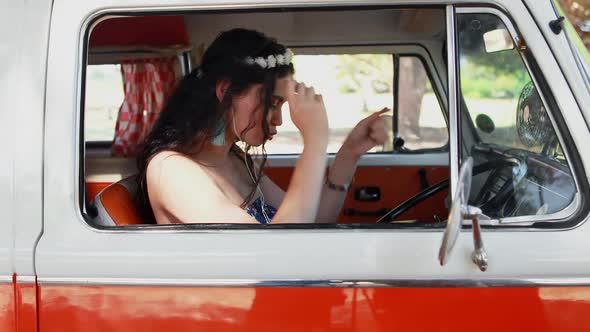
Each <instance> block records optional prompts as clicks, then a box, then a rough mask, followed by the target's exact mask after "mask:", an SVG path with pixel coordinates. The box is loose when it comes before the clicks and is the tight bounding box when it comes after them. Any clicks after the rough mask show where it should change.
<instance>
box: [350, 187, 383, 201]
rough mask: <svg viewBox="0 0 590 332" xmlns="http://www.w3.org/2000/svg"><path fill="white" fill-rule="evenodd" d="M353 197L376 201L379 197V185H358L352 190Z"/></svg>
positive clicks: (358, 199) (359, 199)
mask: <svg viewBox="0 0 590 332" xmlns="http://www.w3.org/2000/svg"><path fill="white" fill-rule="evenodd" d="M354 199H356V200H357V201H361V202H376V201H378V200H380V199H381V189H379V187H359V188H356V189H355V191H354Z"/></svg>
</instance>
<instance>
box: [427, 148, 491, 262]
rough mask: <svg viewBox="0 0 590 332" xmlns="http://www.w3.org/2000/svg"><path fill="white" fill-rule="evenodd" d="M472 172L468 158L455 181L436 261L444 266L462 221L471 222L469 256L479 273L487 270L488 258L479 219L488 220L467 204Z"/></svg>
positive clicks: (455, 241) (471, 161) (457, 236)
mask: <svg viewBox="0 0 590 332" xmlns="http://www.w3.org/2000/svg"><path fill="white" fill-rule="evenodd" d="M472 172H473V158H471V157H469V158H467V160H465V162H464V163H463V165H462V166H461V170H460V171H459V179H458V181H457V192H456V193H455V197H454V198H453V203H452V205H451V209H450V211H449V218H448V219H447V227H446V228H445V232H444V234H443V238H442V243H441V245H440V249H439V251H438V260H439V262H440V265H441V266H444V265H445V264H446V263H447V262H448V261H449V258H450V256H451V253H452V252H453V248H454V247H455V244H456V243H457V239H458V238H459V233H460V232H461V225H462V224H463V220H471V222H472V226H473V245H474V247H475V249H474V251H473V253H472V254H471V260H472V261H473V263H474V264H475V265H477V267H478V268H479V269H480V270H481V271H485V270H487V268H488V258H487V254H486V251H485V249H484V247H483V239H482V237H481V229H480V227H479V219H482V220H483V219H489V218H488V217H487V216H485V215H483V213H482V211H481V210H480V209H479V208H477V207H473V206H470V205H469V204H468V200H469V194H470V192H471V175H472Z"/></svg>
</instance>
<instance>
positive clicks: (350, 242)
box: [36, 0, 590, 281]
mask: <svg viewBox="0 0 590 332" xmlns="http://www.w3.org/2000/svg"><path fill="white" fill-rule="evenodd" d="M305 2H307V1H303V2H297V3H298V4H301V3H305ZM447 2H449V1H444V2H442V1H441V3H447ZM457 2H458V3H468V2H470V1H457ZM161 3H162V1H161V0H141V1H131V0H127V1H121V0H118V1H114V0H110V1H99V0H88V1H78V2H66V1H63V0H56V1H55V4H54V20H53V24H52V27H51V38H50V40H51V44H50V48H49V67H48V87H47V98H46V100H47V108H46V110H47V117H46V123H45V146H46V147H47V150H46V153H45V155H44V158H45V179H44V183H45V188H44V192H45V196H44V197H45V204H44V220H45V232H44V234H43V237H42V238H41V241H40V243H39V247H38V250H37V261H36V264H37V274H38V276H39V277H40V278H41V279H47V280H51V279H52V278H53V280H59V279H60V278H64V277H67V278H77V279H70V280H92V279H96V278H105V279H104V280H115V281H116V280H124V279H143V280H152V279H153V280H177V279H191V280H220V279H221V280H231V279H240V280H244V279H252V280H273V279H275V280H281V279H300V280H338V279H350V280H363V279H370V280H375V279H422V280H432V279H441V280H443V279H444V280H447V279H471V280H478V279H520V278H522V279H524V278H527V279H535V280H541V281H542V280H555V279H561V278H572V279H573V278H588V277H590V256H589V255H587V254H585V253H588V252H590V241H588V237H589V236H590V224H588V223H584V224H582V225H580V226H579V227H577V228H575V229H572V230H559V231H533V230H530V231H512V230H506V229H502V230H495V231H486V230H484V231H483V240H484V244H485V247H486V249H487V251H488V255H489V259H490V262H489V270H488V271H487V272H485V273H482V272H480V271H479V270H478V269H477V268H476V267H475V266H474V265H473V264H472V263H471V260H470V254H471V250H472V247H473V244H472V239H471V235H470V233H469V232H463V233H462V234H461V236H460V237H459V240H458V243H457V245H456V247H455V251H454V253H453V256H452V258H451V260H450V262H449V263H448V264H447V265H446V266H445V267H444V268H441V267H440V266H439V265H438V262H437V252H438V246H439V244H440V239H441V236H442V232H440V231H400V230H345V229H341V230H267V229H263V228H261V229H259V230H256V229H251V230H227V231H216V230H208V231H186V232H174V231H158V230H155V231H145V232H124V231H99V230H96V229H93V228H91V227H89V226H88V225H86V224H85V222H84V220H83V219H82V216H81V215H80V212H79V208H78V206H77V204H78V203H77V202H78V192H77V189H78V180H77V174H78V169H77V166H76V165H77V162H78V160H77V156H76V154H77V147H78V143H79V142H78V138H77V136H76V128H78V126H79V123H78V117H77V109H78V100H79V93H80V91H79V86H80V80H81V77H80V68H81V66H82V65H83V64H82V63H81V53H80V52H81V45H80V43H79V42H80V40H81V33H82V31H83V27H84V22H85V20H86V18H87V17H88V16H91V15H92V13H94V12H97V11H98V10H101V9H108V8H116V7H117V6H128V8H131V7H133V8H139V7H140V6H148V7H149V6H153V7H154V8H155V7H156V6H160V5H161ZM221 3H222V2H221V1H213V0H209V1H200V2H199V4H203V5H210V6H221ZM227 3H228V4H230V3H229V2H227ZM308 3H311V2H308ZM325 3H330V4H337V3H348V4H353V3H356V2H352V1H340V2H338V1H325ZM373 3H381V4H391V1H375V2H373ZM396 3H400V4H402V3H409V4H430V3H433V1H431V0H416V1H398V2H396ZM478 3H479V2H478ZM494 3H497V4H499V5H500V6H501V7H504V8H506V9H507V10H508V12H509V13H510V15H511V16H512V18H513V19H514V20H515V21H516V24H517V26H518V28H519V29H520V31H521V32H522V33H523V34H524V35H525V36H526V40H527V43H528V45H529V47H530V49H531V51H532V52H533V53H534V54H535V57H536V58H537V59H538V60H539V63H540V65H541V67H542V68H543V74H544V75H545V78H546V80H547V81H548V82H549V84H550V86H551V88H552V90H553V92H554V94H555V97H556V98H557V102H558V104H559V107H560V109H561V110H567V112H563V116H564V118H565V120H566V122H567V124H568V126H569V127H570V130H571V132H572V135H573V136H574V137H575V143H576V145H577V146H579V147H581V146H583V145H582V143H583V142H588V141H589V139H590V135H589V133H588V128H587V127H586V123H585V122H584V120H583V118H582V116H581V112H580V111H579V108H578V106H577V105H576V103H575V99H574V98H573V95H572V93H571V92H570V91H569V89H568V88H567V85H566V81H565V79H564V78H563V77H562V74H561V72H560V69H559V67H558V66H557V61H556V60H555V59H554V58H553V55H552V54H551V52H550V49H549V47H552V48H553V47H554V45H553V44H550V45H549V46H548V45H547V44H546V43H545V41H544V39H543V36H542V35H541V32H540V31H539V30H538V29H537V27H536V25H535V24H534V21H533V19H532V18H531V17H530V16H529V13H528V11H527V10H526V8H525V7H524V5H523V4H522V3H521V2H518V1H513V0H502V1H500V0H498V1H497V2H494ZM233 4H234V5H236V6H249V5H252V6H253V5H256V6H261V5H263V4H273V2H271V1H257V2H253V1H240V2H233ZM292 4H296V3H295V2H293V3H292ZM364 4H367V3H364ZM273 5H275V4H273ZM276 5H277V6H278V5H280V6H286V7H288V6H289V3H288V2H281V3H280V4H276ZM175 6H181V7H183V8H196V7H197V5H196V2H195V1H193V0H176V1H171V2H166V4H165V5H163V6H161V8H167V9H174V8H177V7H175ZM556 54H557V53H556ZM558 55H559V54H558ZM560 61H562V59H561V57H560ZM441 72H442V71H441ZM582 106H583V107H586V106H585V105H582ZM57 147H59V148H57ZM580 152H581V153H582V154H583V155H582V159H583V162H584V165H585V166H586V169H588V166H590V153H588V151H584V150H583V149H580ZM585 194H587V193H585Z"/></svg>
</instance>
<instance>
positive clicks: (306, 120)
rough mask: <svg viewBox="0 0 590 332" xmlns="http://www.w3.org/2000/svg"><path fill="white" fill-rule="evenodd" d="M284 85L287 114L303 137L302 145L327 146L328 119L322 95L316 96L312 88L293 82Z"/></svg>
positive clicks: (289, 81)
mask: <svg viewBox="0 0 590 332" xmlns="http://www.w3.org/2000/svg"><path fill="white" fill-rule="evenodd" d="M284 84H285V86H284V91H285V92H284V95H285V97H286V100H287V102H288V103H289V113H290V115H291V119H292V120H293V124H295V126H296V127H297V129H299V131H300V132H301V136H303V142H304V144H306V145H307V144H310V143H311V144H312V143H322V144H327V141H328V133H329V129H328V117H327V115H326V107H325V106H324V100H323V98H322V95H320V94H316V92H315V90H314V88H313V87H307V86H305V84H303V83H298V82H296V81H294V80H288V81H286V82H285V83H284Z"/></svg>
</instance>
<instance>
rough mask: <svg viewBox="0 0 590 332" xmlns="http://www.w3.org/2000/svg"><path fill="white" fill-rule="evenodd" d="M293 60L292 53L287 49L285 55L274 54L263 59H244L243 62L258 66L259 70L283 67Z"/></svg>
mask: <svg viewBox="0 0 590 332" xmlns="http://www.w3.org/2000/svg"><path fill="white" fill-rule="evenodd" d="M292 59H293V52H291V50H290V49H287V50H286V51H285V53H283V54H276V55H273V54H271V55H269V56H267V57H266V58H263V57H261V56H259V57H257V58H252V57H247V58H246V59H244V62H245V63H246V64H247V65H251V66H252V65H258V66H260V67H261V68H264V69H266V68H269V69H270V68H274V67H276V66H284V65H288V64H290V63H291V60H292Z"/></svg>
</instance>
